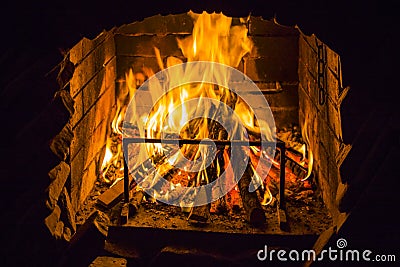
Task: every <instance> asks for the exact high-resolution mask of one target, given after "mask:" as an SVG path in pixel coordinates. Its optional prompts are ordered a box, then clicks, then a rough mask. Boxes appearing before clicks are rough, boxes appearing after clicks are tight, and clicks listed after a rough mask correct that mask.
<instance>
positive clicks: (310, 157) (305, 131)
mask: <svg viewBox="0 0 400 267" xmlns="http://www.w3.org/2000/svg"><path fill="white" fill-rule="evenodd" d="M307 127H308V121H307V120H305V122H304V125H303V127H302V129H301V133H302V136H303V138H304V140H305V142H306V144H307V145H304V146H303V149H304V150H303V158H305V157H306V152H308V166H307V176H306V177H305V178H304V179H303V180H302V181H305V180H307V179H308V178H309V177H310V176H311V173H312V167H313V163H314V158H313V153H312V151H311V149H310V139H309V137H308V128H307ZM307 147H308V148H309V149H308V151H307Z"/></svg>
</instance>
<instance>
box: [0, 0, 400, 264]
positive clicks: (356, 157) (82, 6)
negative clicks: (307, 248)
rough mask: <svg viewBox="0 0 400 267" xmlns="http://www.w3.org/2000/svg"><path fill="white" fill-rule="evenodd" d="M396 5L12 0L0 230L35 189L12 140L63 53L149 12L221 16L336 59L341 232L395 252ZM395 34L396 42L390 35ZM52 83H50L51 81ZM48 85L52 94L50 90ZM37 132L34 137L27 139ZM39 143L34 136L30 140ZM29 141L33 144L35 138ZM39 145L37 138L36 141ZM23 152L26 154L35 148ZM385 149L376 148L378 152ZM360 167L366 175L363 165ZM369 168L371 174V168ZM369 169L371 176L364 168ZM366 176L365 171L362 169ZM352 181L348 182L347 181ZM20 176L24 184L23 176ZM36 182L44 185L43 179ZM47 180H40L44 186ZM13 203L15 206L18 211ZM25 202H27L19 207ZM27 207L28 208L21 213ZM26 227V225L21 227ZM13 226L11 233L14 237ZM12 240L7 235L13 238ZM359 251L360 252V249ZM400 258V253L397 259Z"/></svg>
mask: <svg viewBox="0 0 400 267" xmlns="http://www.w3.org/2000/svg"><path fill="white" fill-rule="evenodd" d="M396 2H397V1H359V2H358V1H357V2H354V1H307V2H304V1H285V2H283V1H279V2H278V1H276V2H273V1H257V2H256V1H252V2H246V1H242V2H241V3H238V2H233V1H199V2H192V1H184V2H183V1H182V2H178V1H162V2H160V3H158V2H156V1H149V0H142V1H138V0H135V1H116V0H110V1H108V2H105V1H98V2H93V1H91V2H79V1H76V0H74V1H50V0H46V1H41V2H39V1H25V2H20V1H12V2H7V3H2V4H1V8H0V13H1V14H0V22H1V23H0V25H1V36H2V37H1V42H0V43H1V45H0V112H1V115H0V123H1V128H2V130H1V133H2V136H3V137H2V140H3V142H1V144H0V152H1V154H0V155H1V156H0V157H1V165H2V166H1V168H0V171H1V172H0V175H1V183H2V184H1V187H2V188H1V192H2V199H3V200H2V201H1V208H2V210H3V211H4V212H2V213H1V214H2V216H3V217H4V218H3V220H2V221H3V222H2V226H3V227H2V228H3V229H2V231H6V232H10V233H13V231H18V229H19V228H16V227H15V221H19V220H20V217H21V216H22V215H21V214H17V212H16V209H17V208H16V207H17V206H18V205H19V206H21V205H27V204H20V202H21V201H20V199H21V198H22V199H23V198H24V195H25V194H28V195H29V193H27V192H29V190H30V188H31V185H32V182H31V181H28V180H26V181H24V180H23V178H21V175H18V173H19V170H21V169H24V168H25V166H21V164H20V162H19V161H18V158H15V157H13V156H12V155H13V148H14V145H15V142H19V139H18V136H20V133H21V132H24V129H25V128H27V125H29V124H30V123H31V121H32V120H34V118H35V117H36V116H37V115H38V114H40V112H41V111H42V109H43V106H44V105H46V104H47V103H48V102H49V101H50V100H51V98H52V96H53V94H54V92H55V90H57V86H56V84H54V87H51V86H52V85H50V86H49V82H48V80H46V79H45V75H46V74H47V73H48V72H50V71H51V69H52V68H53V67H54V66H56V65H57V64H58V63H59V62H60V61H61V60H62V55H61V52H60V51H62V50H68V49H69V48H71V47H73V46H74V45H75V44H76V43H77V42H78V41H79V40H80V39H81V38H83V37H87V38H93V37H95V36H97V35H98V34H99V33H100V32H101V31H102V30H103V29H105V30H109V29H111V28H112V27H114V26H120V25H122V24H126V23H131V22H133V21H139V20H142V19H144V18H145V17H148V16H152V15H156V14H163V15H167V14H177V13H183V12H187V11H188V10H190V9H191V10H193V11H195V12H202V11H203V10H206V11H208V12H213V11H216V12H220V11H222V12H223V13H224V14H225V15H228V16H233V17H244V16H247V15H248V14H250V13H251V14H252V15H254V16H262V17H264V18H266V19H270V18H273V17H276V19H277V21H278V22H279V23H280V24H283V25H288V26H290V25H298V26H299V27H300V29H301V30H302V31H303V32H304V33H306V34H312V33H314V34H316V35H317V37H318V38H319V39H320V40H322V41H323V42H325V43H326V44H327V45H328V46H329V47H330V48H332V49H333V50H334V51H336V52H337V53H338V54H339V55H340V56H341V60H342V67H343V68H342V69H343V83H344V86H347V85H349V86H350V87H351V90H350V92H349V94H348V96H347V97H346V99H345V100H344V102H343V104H342V124H343V138H344V142H345V143H351V144H353V149H352V151H351V152H350V154H349V156H348V159H347V160H346V161H345V163H344V165H343V173H344V176H345V177H344V179H351V177H355V176H357V175H358V176H360V175H361V176H362V175H364V176H365V179H360V180H358V181H357V183H358V187H359V190H358V191H359V192H358V193H360V194H361V193H362V194H361V196H362V197H361V198H360V201H359V203H358V208H357V209H356V210H355V211H354V212H353V216H352V217H351V220H349V222H348V223H347V224H346V226H345V227H344V228H343V232H342V233H341V234H343V235H344V236H346V238H347V240H348V242H349V243H353V244H354V245H355V246H356V245H359V247H362V246H364V247H374V248H377V249H378V248H379V249H381V250H382V251H383V253H392V254H393V253H395V252H396V253H397V247H398V244H399V231H398V227H399V224H398V220H397V219H396V214H397V212H398V210H399V209H398V206H397V205H398V203H399V202H398V195H399V194H400V192H399V187H398V186H397V178H398V177H399V175H398V171H397V169H398V167H397V165H399V162H398V156H397V155H398V151H399V150H398V148H399V142H400V139H399V135H398V134H399V126H398V118H399V117H398V115H399V113H398V106H399V104H398V99H397V94H396V92H397V90H399V86H398V84H397V80H398V73H397V71H398V68H397V64H398V61H397V54H398V53H397V51H398V46H399V44H398V42H397V39H398V38H396V37H397V34H398V24H399V23H397V18H396V17H397V16H398V12H399V11H400V8H399V4H397V3H396ZM395 34H396V35H395ZM50 84H51V83H50ZM52 88H53V89H52ZM33 135H34V134H33ZM33 138H34V139H35V138H37V140H42V141H43V138H41V136H33ZM34 139H33V140H34ZM38 142H39V141H38ZM34 147H35V146H34V145H32V146H29V145H28V146H26V147H25V148H26V150H27V151H28V150H30V149H34ZM381 148H382V149H381ZM366 166H367V167H368V168H366ZM371 166H372V167H371ZM366 169H368V170H370V169H372V171H365V170H366ZM363 171H364V172H363ZM349 177H350V178H349ZM25 178H26V177H25ZM42 179H43V181H44V180H45V179H46V178H45V177H43V178H42ZM45 182H47V183H48V181H44V182H43V183H45ZM15 202H19V204H15ZM22 203H24V202H23V201H22ZM27 207H28V206H27ZM19 227H23V226H19ZM16 229H17V230H16ZM12 235H13V234H10V235H8V236H7V238H10V236H11V238H12ZM364 247H363V248H364ZM398 257H399V256H398Z"/></svg>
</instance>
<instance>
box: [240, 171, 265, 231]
mask: <svg viewBox="0 0 400 267" xmlns="http://www.w3.org/2000/svg"><path fill="white" fill-rule="evenodd" d="M252 176H253V170H252V169H251V166H250V165H249V164H248V165H247V167H246V171H245V172H244V174H243V176H242V178H241V179H240V180H239V183H238V187H239V192H240V197H241V199H242V203H243V208H244V210H245V211H246V215H247V216H246V219H247V221H248V222H249V223H250V224H252V225H253V226H256V227H260V226H263V225H264V224H265V222H266V217H265V213H264V210H263V208H262V207H261V204H260V201H259V199H258V196H257V192H256V191H254V192H249V185H250V182H251V177H252Z"/></svg>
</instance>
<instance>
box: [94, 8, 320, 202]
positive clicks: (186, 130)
mask: <svg viewBox="0 0 400 267" xmlns="http://www.w3.org/2000/svg"><path fill="white" fill-rule="evenodd" d="M189 15H190V16H191V17H192V18H193V20H194V27H193V32H192V35H190V36H188V37H185V38H182V39H180V38H178V39H177V44H178V47H179V48H180V49H181V51H182V54H183V56H184V57H185V58H186V60H187V62H195V61H209V62H216V63H221V64H225V65H227V66H230V67H233V68H237V67H238V66H239V64H240V61H241V60H242V58H243V57H244V56H245V55H246V54H248V53H250V52H251V51H252V48H253V42H252V40H251V39H250V38H249V37H248V36H247V28H246V25H245V21H244V20H242V21H241V22H242V24H239V25H236V26H232V18H230V17H227V16H225V15H223V14H222V13H219V14H217V13H212V14H208V13H206V12H203V13H202V14H196V13H193V12H189ZM154 54H155V56H156V58H157V62H158V65H159V67H160V69H162V70H164V69H167V68H168V67H171V66H175V65H178V66H179V64H181V63H183V60H182V59H180V58H177V57H172V56H167V58H166V60H165V58H163V56H164V57H165V56H166V55H161V53H160V50H159V49H157V48H154ZM164 62H165V66H164ZM153 74H154V71H153V70H151V69H149V68H146V67H143V72H142V73H133V71H132V70H130V71H129V72H128V73H127V74H126V76H125V83H126V86H125V88H123V89H122V90H121V92H119V95H118V98H117V110H116V114H115V117H114V118H113V121H112V124H111V126H112V127H111V129H112V134H111V136H113V135H114V136H115V135H117V136H120V135H121V134H122V128H121V123H122V121H123V119H124V117H125V113H126V112H127V103H129V101H136V100H135V98H133V99H132V96H133V95H134V94H135V92H136V89H137V87H138V86H139V85H140V83H141V82H143V80H144V79H145V78H144V77H145V76H146V77H150V76H152V75H153ZM191 75H193V73H190V72H188V71H187V70H185V69H183V68H182V69H181V71H180V73H171V75H169V76H168V81H167V82H168V83H169V85H170V88H173V89H172V90H169V91H168V92H167V93H164V91H163V86H162V85H161V84H159V83H156V82H151V83H150V84H149V93H150V95H151V98H152V100H153V102H152V103H155V104H154V106H153V107H152V108H151V111H150V113H148V114H145V115H142V114H141V113H140V112H139V111H138V110H132V111H131V110H130V111H129V112H132V114H130V117H132V118H135V119H136V121H135V123H137V124H138V125H141V126H143V127H138V128H139V129H138V131H139V132H137V133H135V134H136V136H141V137H146V138H158V139H162V138H165V137H166V136H168V137H171V138H174V139H212V140H231V139H233V136H230V135H229V133H227V132H226V131H224V129H223V127H222V126H221V125H220V124H218V123H217V119H218V118H217V117H218V111H227V110H228V109H231V110H232V111H233V112H234V114H235V115H236V117H235V118H236V119H235V118H232V122H231V123H232V124H234V125H235V127H233V128H234V131H236V132H238V131H239V127H238V126H237V125H238V124H239V123H241V124H243V125H244V128H245V129H246V132H239V133H238V136H239V137H240V138H241V139H250V140H259V138H260V136H261V135H264V136H266V139H267V140H274V138H275V137H274V131H275V129H271V128H270V127H269V125H267V123H266V122H265V121H263V120H260V119H256V117H255V114H254V111H253V110H252V108H251V107H249V106H248V104H247V103H246V102H245V101H244V100H243V99H242V98H241V97H239V96H238V95H237V94H236V93H234V92H233V91H231V90H230V89H229V88H226V87H223V86H217V85H215V84H210V83H204V82H197V83H190V84H188V83H182V82H181V81H182V79H183V77H185V79H186V78H187V77H190V76H191ZM202 75H203V76H204V77H206V76H210V75H211V76H213V77H214V78H215V80H217V81H221V83H217V84H226V82H224V81H227V80H229V78H230V77H228V74H227V73H225V72H219V71H218V70H212V71H206V72H204V73H202ZM181 84H183V85H181ZM160 95H162V97H161V98H158V96H160ZM221 103H223V104H221ZM230 120H231V118H230ZM306 126H307V125H306V124H305V125H304V126H303V129H304V128H306ZM142 129H144V130H142ZM140 131H143V132H140ZM303 137H305V138H306V140H307V142H308V138H307V135H306V133H303ZM109 139H110V138H109ZM117 143H118V142H117ZM115 144H116V142H112V141H110V140H108V141H107V146H106V149H105V151H106V152H105V156H104V160H103V163H102V167H101V168H102V173H103V175H102V177H103V179H104V180H105V181H106V182H107V183H112V182H114V181H115V179H118V178H120V177H121V172H120V171H121V168H122V167H123V152H122V149H121V144H120V142H119V143H118V144H117V148H115ZM113 145H114V148H113ZM307 145H308V143H307ZM145 147H146V149H147V155H141V156H144V157H142V158H140V157H139V160H138V161H139V162H140V161H141V160H143V159H144V158H147V156H148V155H152V156H154V158H159V159H163V157H164V156H166V157H165V159H166V160H160V161H159V162H158V163H157V164H158V165H157V166H156V168H157V169H158V171H159V172H161V173H164V172H165V173H167V172H168V171H170V170H171V169H173V167H172V166H179V167H180V168H181V170H180V171H179V173H176V176H177V177H179V179H181V180H179V179H178V178H176V180H177V181H176V182H175V183H174V185H173V186H172V185H171V186H169V187H168V188H162V189H161V190H159V191H154V192H153V194H152V196H160V195H162V196H163V197H165V198H171V197H173V195H174V194H173V192H177V191H179V190H180V188H181V185H186V184H189V185H191V186H199V185H204V184H207V183H210V182H212V181H214V180H215V179H216V178H217V177H218V176H219V175H220V174H221V173H222V172H225V173H226V175H227V178H228V179H227V183H229V184H230V185H231V186H233V187H234V180H233V177H234V173H233V170H232V166H230V156H231V155H230V151H229V149H227V148H225V147H216V146H214V147H212V146H208V145H202V144H200V145H193V144H183V145H181V146H180V147H179V148H177V149H172V150H171V149H169V148H166V147H164V146H163V145H162V144H157V143H155V144H153V143H147V144H145ZM248 153H249V154H250V159H251V161H250V162H251V168H252V170H253V171H254V177H253V179H256V180H258V181H261V184H262V185H263V186H264V188H263V189H264V199H263V201H262V204H264V205H268V204H269V203H271V201H272V199H273V197H272V193H271V191H270V190H269V188H268V181H267V180H266V177H267V175H268V174H266V173H257V171H256V168H255V167H256V166H257V165H258V164H265V165H268V164H272V165H273V166H275V167H279V162H277V161H276V160H275V159H274V158H270V157H267V156H266V155H265V151H261V150H260V149H259V148H258V147H250V150H249V152H248ZM261 155H264V156H266V157H264V160H263V161H261V160H259V159H260V157H261ZM304 155H306V147H304ZM308 157H309V158H308V168H309V171H308V175H307V178H308V177H309V175H310V174H311V169H312V153H311V151H310V150H309V151H308ZM209 158H211V159H212V160H211V161H209V160H208V159H209ZM266 158H267V160H265V159H266ZM185 160H191V161H193V162H195V163H194V164H188V163H187V162H186V161H185ZM110 166H113V168H114V169H117V170H118V171H119V173H118V174H117V175H115V176H114V178H113V179H114V180H112V179H110V178H109V177H107V175H106V173H107V171H108V170H109V169H110V168H111V167H110ZM283 167H284V166H283ZM196 169H200V171H196ZM257 170H258V169H257ZM147 182H149V184H150V185H154V184H156V183H157V176H156V175H155V176H154V179H153V180H152V181H148V180H146V183H147ZM139 186H142V185H139ZM228 186H229V185H228ZM229 196H230V199H236V200H237V199H239V198H240V197H239V191H238V188H237V187H234V188H233V189H232V190H231V191H230V192H229Z"/></svg>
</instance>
